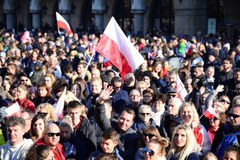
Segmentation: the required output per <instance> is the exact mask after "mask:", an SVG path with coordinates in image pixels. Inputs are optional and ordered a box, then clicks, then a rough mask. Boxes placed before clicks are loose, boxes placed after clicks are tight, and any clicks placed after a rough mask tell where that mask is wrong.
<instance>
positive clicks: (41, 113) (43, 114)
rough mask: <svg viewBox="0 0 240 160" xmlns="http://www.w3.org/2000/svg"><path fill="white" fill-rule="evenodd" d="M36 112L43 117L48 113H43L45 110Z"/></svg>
mask: <svg viewBox="0 0 240 160" xmlns="http://www.w3.org/2000/svg"><path fill="white" fill-rule="evenodd" d="M38 114H40V115H42V116H44V117H46V116H47V115H48V113H45V112H38Z"/></svg>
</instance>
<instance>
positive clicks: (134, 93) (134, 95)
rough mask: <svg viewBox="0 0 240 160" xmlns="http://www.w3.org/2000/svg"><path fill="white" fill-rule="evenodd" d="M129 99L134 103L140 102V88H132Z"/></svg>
mask: <svg viewBox="0 0 240 160" xmlns="http://www.w3.org/2000/svg"><path fill="white" fill-rule="evenodd" d="M129 100H130V102H131V103H132V104H139V102H140V100H141V94H140V91H139V90H138V89H132V90H131V91H130V93H129Z"/></svg>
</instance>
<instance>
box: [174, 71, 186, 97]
mask: <svg viewBox="0 0 240 160" xmlns="http://www.w3.org/2000/svg"><path fill="white" fill-rule="evenodd" d="M176 84H177V85H176V91H177V93H178V95H179V96H180V97H179V98H180V99H181V100H184V99H185V97H186V96H187V94H188V93H187V90H186V88H185V86H184V84H183V83H182V81H181V79H180V77H179V75H178V74H177V80H176Z"/></svg>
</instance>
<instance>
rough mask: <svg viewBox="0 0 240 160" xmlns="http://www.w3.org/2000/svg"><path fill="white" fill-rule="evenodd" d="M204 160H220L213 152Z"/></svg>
mask: <svg viewBox="0 0 240 160" xmlns="http://www.w3.org/2000/svg"><path fill="white" fill-rule="evenodd" d="M203 160H218V158H217V156H216V155H215V154H213V153H212V152H208V153H207V154H206V155H205V156H204V157H203Z"/></svg>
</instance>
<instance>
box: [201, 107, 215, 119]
mask: <svg viewBox="0 0 240 160" xmlns="http://www.w3.org/2000/svg"><path fill="white" fill-rule="evenodd" d="M203 115H204V116H205V117H206V118H207V119H212V118H213V117H214V116H215V115H216V112H215V110H214V108H213V107H211V106H210V107H208V109H207V110H206V111H205V112H204V113H203Z"/></svg>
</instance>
